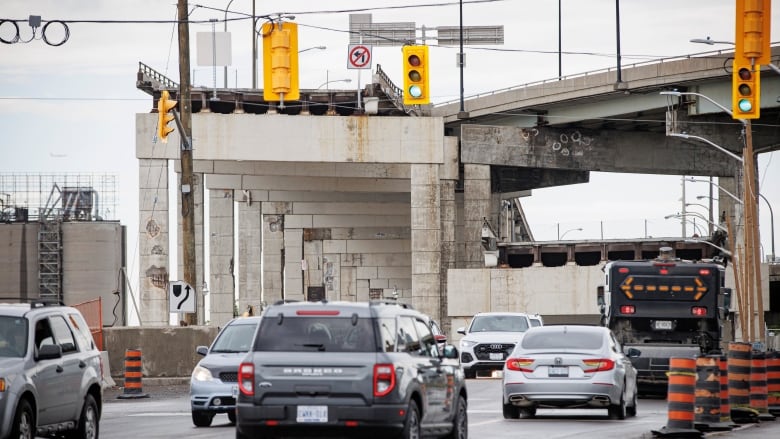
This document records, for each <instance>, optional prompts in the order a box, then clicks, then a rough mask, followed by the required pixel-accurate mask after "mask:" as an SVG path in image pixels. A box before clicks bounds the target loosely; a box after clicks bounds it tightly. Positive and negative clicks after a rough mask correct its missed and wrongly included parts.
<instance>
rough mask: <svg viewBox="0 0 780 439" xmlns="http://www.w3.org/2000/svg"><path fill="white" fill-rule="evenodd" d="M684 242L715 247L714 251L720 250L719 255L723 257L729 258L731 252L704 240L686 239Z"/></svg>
mask: <svg viewBox="0 0 780 439" xmlns="http://www.w3.org/2000/svg"><path fill="white" fill-rule="evenodd" d="M685 242H696V243H702V244H707V245H709V246H711V247H715V248H716V249H718V250H720V251H721V253H723V254H724V255H726V256H728V257H731V252H730V251H728V249H725V248H723V247H721V246H719V245H715V244H713V243H711V242H709V241H707V240H706V239H686V240H685Z"/></svg>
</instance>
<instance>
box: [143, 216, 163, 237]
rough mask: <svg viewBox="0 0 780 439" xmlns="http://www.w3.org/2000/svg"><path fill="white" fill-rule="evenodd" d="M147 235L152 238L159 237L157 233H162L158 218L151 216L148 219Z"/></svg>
mask: <svg viewBox="0 0 780 439" xmlns="http://www.w3.org/2000/svg"><path fill="white" fill-rule="evenodd" d="M145 228H146V236H148V237H149V238H151V239H154V238H156V237H157V235H159V234H160V230H161V229H160V225H159V224H157V220H155V219H154V218H149V219H147V220H146V227H145Z"/></svg>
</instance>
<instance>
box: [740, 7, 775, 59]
mask: <svg viewBox="0 0 780 439" xmlns="http://www.w3.org/2000/svg"><path fill="white" fill-rule="evenodd" d="M736 2H737V10H736V19H737V20H736V26H735V27H736V31H737V32H736V37H735V39H734V45H735V50H734V58H735V63H736V62H751V61H752V62H753V63H754V64H769V63H770V62H771V56H772V51H771V49H770V47H769V39H770V36H769V34H770V29H771V26H770V25H771V22H772V14H771V5H772V1H771V0H736ZM735 70H736V69H735Z"/></svg>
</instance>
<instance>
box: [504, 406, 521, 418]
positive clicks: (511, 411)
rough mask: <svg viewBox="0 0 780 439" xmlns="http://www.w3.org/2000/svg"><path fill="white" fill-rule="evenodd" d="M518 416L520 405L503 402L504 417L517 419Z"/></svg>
mask: <svg viewBox="0 0 780 439" xmlns="http://www.w3.org/2000/svg"><path fill="white" fill-rule="evenodd" d="M519 417H520V407H516V406H513V405H512V404H504V419H518V418H519Z"/></svg>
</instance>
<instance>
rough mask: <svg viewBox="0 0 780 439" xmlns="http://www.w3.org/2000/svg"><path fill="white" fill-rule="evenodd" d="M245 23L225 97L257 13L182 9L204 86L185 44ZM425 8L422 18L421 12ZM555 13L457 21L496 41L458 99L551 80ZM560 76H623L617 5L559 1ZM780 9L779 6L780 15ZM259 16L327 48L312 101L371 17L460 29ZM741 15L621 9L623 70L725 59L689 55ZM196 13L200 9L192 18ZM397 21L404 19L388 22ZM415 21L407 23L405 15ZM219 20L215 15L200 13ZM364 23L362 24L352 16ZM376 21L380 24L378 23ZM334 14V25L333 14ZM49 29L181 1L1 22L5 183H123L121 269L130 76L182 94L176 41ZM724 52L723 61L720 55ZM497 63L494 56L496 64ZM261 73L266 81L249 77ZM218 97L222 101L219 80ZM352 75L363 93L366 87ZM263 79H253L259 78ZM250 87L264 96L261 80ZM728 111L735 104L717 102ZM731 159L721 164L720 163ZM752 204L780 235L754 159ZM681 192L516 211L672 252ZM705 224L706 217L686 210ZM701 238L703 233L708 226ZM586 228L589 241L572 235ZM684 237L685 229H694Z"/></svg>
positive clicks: (55, 9) (630, 191)
mask: <svg viewBox="0 0 780 439" xmlns="http://www.w3.org/2000/svg"><path fill="white" fill-rule="evenodd" d="M228 3H231V5H230V10H231V11H237V12H240V13H242V14H233V13H231V14H228V15H227V16H228V18H232V19H234V20H232V21H230V22H229V23H228V24H227V26H228V30H229V31H230V32H231V34H232V42H233V47H232V59H233V65H232V66H230V67H229V68H228V75H227V76H228V85H229V87H239V88H249V87H250V86H251V82H252V80H251V72H252V69H251V62H252V60H251V57H252V55H251V54H252V49H251V45H252V30H251V29H252V25H251V20H248V19H245V15H243V14H251V11H252V1H251V0H234V1H232V2H229V0H225V1H214V0H200V1H190V10H191V11H192V12H191V14H190V18H191V20H196V21H199V22H201V23H192V24H191V25H190V31H191V32H192V33H193V38H191V42H192V45H193V46H192V49H191V53H192V54H193V61H192V63H191V65H192V68H193V75H192V76H193V79H194V82H196V83H197V84H199V85H205V86H211V85H212V84H213V82H214V78H213V74H214V73H213V69H212V68H211V67H203V66H198V65H197V62H196V60H195V59H194V55H195V54H196V53H197V52H196V49H197V48H196V47H195V38H194V34H195V33H197V32H210V31H211V28H212V25H211V24H210V23H208V20H209V19H219V20H220V21H219V22H218V23H217V25H216V29H217V31H220V30H223V29H224V26H225V24H224V22H222V21H221V20H222V19H223V18H224V17H225V13H224V12H223V11H224V9H225V7H226V6H227V5H228ZM420 3H422V4H425V5H428V6H415V4H420ZM558 3H559V2H558V1H556V0H536V1H529V0H504V1H500V0H499V1H492V2H469V1H465V2H464V5H463V13H464V18H463V23H464V25H465V26H477V25H503V26H504V33H505V43H504V45H503V46H483V47H481V48H480V47H467V48H466V50H465V52H466V63H467V64H466V69H465V81H464V82H465V94H466V95H467V96H468V95H472V94H476V93H480V92H485V91H491V90H496V89H500V88H504V87H509V86H513V85H519V84H523V83H528V82H533V81H538V80H544V79H550V78H554V77H557V76H558V52H557V50H558ZM560 3H561V5H562V11H561V15H562V19H561V23H562V31H561V35H562V39H561V40H562V48H563V52H564V53H563V55H562V56H561V58H562V66H563V67H562V70H563V75H570V74H578V73H581V72H585V71H590V70H596V69H602V68H608V67H614V66H615V63H616V55H615V53H616V26H615V15H616V14H615V4H616V2H615V1H613V0H562V1H561V2H560ZM775 3H777V2H775ZM256 4H257V13H258V15H261V14H271V13H277V12H285V13H290V14H293V15H295V16H296V18H295V21H296V22H297V23H298V24H299V49H301V50H303V49H306V48H309V47H313V46H320V45H325V46H327V48H326V49H325V50H318V49H314V50H308V51H306V52H304V53H301V55H300V61H299V63H300V66H301V77H300V85H301V88H317V87H318V86H320V85H321V84H323V83H324V82H325V81H326V78H327V79H329V80H339V79H346V78H350V79H352V82H351V83H350V84H346V83H341V84H332V86H333V87H339V88H341V87H353V86H357V83H358V75H359V73H358V71H357V70H348V69H347V67H346V66H347V45H348V33H347V32H346V31H347V30H348V27H349V13H371V14H372V16H373V21H374V22H398V21H413V22H414V23H416V26H417V27H418V28H421V27H422V26H425V27H428V28H432V27H437V26H456V25H458V21H459V18H458V17H459V15H458V11H459V7H458V2H457V1H447V0H428V1H422V2H421V1H420V0H416V1H406V0H386V1H371V0H362V1H341V0H331V1H328V2H323V1H296V0H284V1H276V2H270V1H267V0H258V1H257V2H256ZM734 4H735V2H734V0H684V1H680V0H653V1H647V0H622V1H621V2H620V23H621V26H620V32H621V40H620V47H621V52H622V57H623V66H624V68H626V67H629V65H630V64H633V63H638V62H646V61H651V60H654V59H658V58H661V57H670V56H676V55H684V54H691V53H698V52H704V51H707V50H713V49H718V48H719V47H718V46H715V47H713V46H706V45H701V44H693V43H690V42H689V40H690V39H691V38H705V37H707V36H711V37H712V38H713V39H715V40H722V41H734ZM196 5H203V6H201V7H198V6H196ZM395 6H403V7H401V8H393V7H395ZM410 6H411V7H410ZM209 8H213V9H209ZM359 8H368V9H367V10H356V9H359ZM372 8H373V9H372ZM778 9H780V5H777V4H776V5H775V8H774V10H773V14H772V16H773V19H772V23H773V29H772V31H773V35H775V36H774V37H773V38H772V41H780V37H778V36H777V35H779V34H778V31H780V17H779V15H780V11H779V10H778ZM339 11H341V12H339ZM30 15H40V16H41V17H42V19H43V20H44V24H45V23H46V22H47V21H50V20H63V21H79V20H125V21H126V20H142V21H166V20H168V21H170V20H174V19H175V18H176V1H175V0H133V1H126V0H90V1H84V0H36V1H29V0H3V2H2V6H0V19H23V20H25V21H24V22H21V23H20V24H19V28H20V39H21V41H20V42H19V43H17V44H12V45H8V44H2V43H0V139H2V140H0V152H2V154H0V172H2V173H9V172H13V173H30V174H38V173H54V172H82V173H99V174H103V173H108V174H115V175H117V176H118V178H119V188H120V197H121V198H120V200H121V205H120V206H119V209H118V218H119V219H120V220H121V221H122V223H123V224H126V225H127V226H128V228H129V230H128V248H129V251H128V265H130V268H131V269H133V270H134V269H135V268H137V267H133V265H136V266H137V264H138V259H137V236H136V235H137V222H138V219H137V218H138V214H137V206H138V194H137V189H136V188H137V186H138V168H137V160H136V158H135V138H134V137H135V119H134V115H135V114H136V113H145V112H149V111H150V110H151V108H152V99H151V97H149V96H148V95H146V94H145V93H143V92H141V91H139V90H137V89H136V87H135V79H136V72H137V71H138V63H139V62H143V63H145V64H147V65H149V66H151V67H152V68H154V69H156V70H158V71H159V72H162V73H164V74H166V75H167V76H169V77H170V78H172V79H173V80H175V81H177V82H178V80H179V78H178V76H179V75H178V64H177V61H178V55H177V52H178V50H177V44H178V43H177V38H176V35H177V31H176V29H175V26H174V25H173V24H172V23H170V22H168V23H159V24H155V23H70V24H69V25H68V28H69V29H68V30H69V36H68V40H67V42H65V43H64V44H62V45H61V46H59V47H53V46H49V45H47V44H46V43H45V42H44V41H42V40H41V39H40V36H41V29H38V33H37V34H36V36H35V39H33V40H32V41H29V42H27V41H28V40H29V39H30V38H31V36H32V35H31V28H30V26H29V25H28V24H27V22H26V20H27V17H28V16H30ZM13 32H14V29H13V26H12V25H11V24H10V23H8V22H6V23H5V24H3V25H1V26H0V37H2V38H3V39H6V40H7V39H10V38H11V37H12V36H13ZM46 37H47V38H48V39H49V40H50V41H51V42H58V41H59V40H61V39H62V38H63V37H64V33H63V31H62V27H61V26H59V25H56V24H53V25H52V26H50V28H49V29H48V30H47V35H46ZM720 47H721V48H723V49H728V46H720ZM492 49H501V50H500V51H497V50H492ZM456 52H457V48H453V47H432V48H431V55H430V56H431V60H432V61H431V62H432V64H431V77H432V79H431V89H432V100H433V102H434V103H441V102H445V101H448V100H453V99H457V98H458V89H459V73H458V70H457V68H456ZM377 64H381V66H382V69H383V70H385V71H386V72H388V73H389V74H390V77H391V79H393V80H394V81H395V82H396V83H397V84H400V83H401V73H400V72H401V67H400V64H401V56H400V48H399V47H375V48H374V52H373V66H374V68H376V66H377ZM258 70H259V71H262V69H261V68H259V69H258ZM216 75H217V76H216V82H217V84H218V86H219V87H222V85H223V81H224V78H223V74H222V68H221V67H220V68H218V69H217V71H216ZM370 76H371V75H370V74H369V73H368V71H363V72H362V73H360V81H361V85H365V83H366V82H368V81H370ZM261 79H262V78H261ZM259 82H262V80H260V81H259ZM722 104H723V105H725V106H726V107H730V106H731V105H730V103H728V102H723V103H722ZM725 159H728V158H724V160H725ZM759 179H760V183H761V187H760V190H761V192H762V194H763V195H764V196H765V197H766V198H767V199H768V200H769V202H770V203H771V204H772V205H773V207H776V208H777V210H778V217H779V218H778V220H777V221H779V222H780V157H777V153H769V154H763V155H761V156H760V157H759ZM685 186H686V188H685V190H686V197H687V200H688V201H689V202H698V203H702V204H706V200H696V199H695V197H696V196H697V195H707V194H708V191H709V185H708V184H706V183H687V184H686V185H685ZM681 196H682V184H681V177H679V176H648V175H644V176H643V175H627V174H608V173H591V181H590V183H587V184H579V185H574V186H568V187H559V188H551V189H542V190H537V191H534V194H533V196H531V197H529V198H526V199H524V203H525V204H524V206H525V210H526V215H527V217H528V219H529V221H530V224H531V226H532V229H533V232H534V234H535V236H536V238H537V239H541V240H545V239H555V238H556V234H557V232H558V230H560V232H561V233H566V232H567V231H569V232H568V233H567V234H566V238H567V239H585V238H598V237H599V236H600V234H601V230H602V227H601V226H602V225H603V230H604V237H605V238H618V237H625V238H632V237H641V236H644V234H645V230H646V229H645V227H647V234H648V235H652V236H679V235H680V233H681V227H680V224H679V222H674V221H672V220H668V221H667V220H664V219H663V217H664V216H665V215H668V214H671V213H675V212H679V211H680V210H681ZM760 208H761V218H760V221H761V225H762V226H761V235H762V242H763V246H764V253H769V252H770V247H771V243H770V241H769V236H770V219H769V212H768V209H766V204H764V203H763V202H761V204H760ZM690 209H691V210H697V211H699V212H700V213H701V214H702V215H704V216H706V214H707V213H706V211H705V210H704V208H701V207H696V206H694V207H691V208H690ZM698 223H699V226H700V227H702V228H705V229H706V225H705V224H704V222H702V221H699V222H698ZM577 228H582V229H583V230H582V231H577V230H572V229H577ZM689 230H690V227H689Z"/></svg>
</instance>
